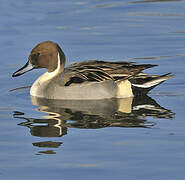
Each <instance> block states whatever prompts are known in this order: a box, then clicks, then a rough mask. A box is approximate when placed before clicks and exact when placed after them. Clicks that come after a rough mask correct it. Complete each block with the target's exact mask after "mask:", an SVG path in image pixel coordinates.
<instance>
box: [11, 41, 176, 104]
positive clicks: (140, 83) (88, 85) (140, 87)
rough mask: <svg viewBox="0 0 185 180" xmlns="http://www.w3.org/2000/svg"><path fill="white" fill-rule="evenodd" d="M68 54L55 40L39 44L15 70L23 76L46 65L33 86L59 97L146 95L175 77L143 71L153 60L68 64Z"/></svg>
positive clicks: (43, 95) (35, 94)
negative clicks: (146, 62) (139, 62)
mask: <svg viewBox="0 0 185 180" xmlns="http://www.w3.org/2000/svg"><path fill="white" fill-rule="evenodd" d="M65 63H66V57H65V54H64V52H63V51H62V49H61V48H60V46H59V45H58V44H57V43H56V42H53V41H44V42H41V43H39V44H38V45H36V46H35V47H34V48H33V49H32V50H31V53H30V55H29V57H28V61H27V63H26V64H25V65H24V66H23V67H22V68H20V69H19V70H17V71H16V72H14V73H13V75H12V77H17V76H20V75H22V74H24V73H26V72H28V71H31V70H33V69H40V68H46V69H47V71H46V72H45V73H44V74H42V75H41V76H40V77H39V78H38V79H36V81H35V82H34V83H33V85H32V86H31V88H30V95H31V96H33V97H37V98H45V99H58V100H62V99H65V100H91V99H93V100H96V99H110V98H128V97H134V96H142V95H146V94H147V93H148V92H149V91H150V90H151V89H153V88H154V87H156V86H157V85H159V84H161V83H162V82H164V81H166V80H167V79H170V78H171V77H173V74H172V73H167V74H163V75H148V74H146V73H144V72H143V71H144V70H145V69H148V68H152V67H155V66H157V65H154V64H137V63H135V62H129V61H116V62H111V61H102V60H86V61H82V62H76V63H72V64H70V65H69V66H68V67H65Z"/></svg>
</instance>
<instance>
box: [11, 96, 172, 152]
mask: <svg viewBox="0 0 185 180" xmlns="http://www.w3.org/2000/svg"><path fill="white" fill-rule="evenodd" d="M31 101H32V104H33V105H36V106H38V110H39V111H40V112H44V113H46V115H45V116H42V118H41V119H34V118H27V117H24V116H23V115H24V113H20V112H14V117H15V118H19V119H24V122H21V123H19V125H22V126H26V127H28V128H30V132H31V134H32V135H33V136H39V137H60V136H63V135H66V134H67V128H90V129H95V128H105V127H151V126H153V125H154V124H155V123H154V122H148V121H147V117H148V116H153V117H156V118H167V119H170V118H173V115H174V113H172V112H171V111H170V110H168V109H165V108H163V107H161V106H160V105H159V104H157V103H156V102H155V101H154V100H153V99H152V98H150V97H148V96H142V97H135V98H125V99H108V100H98V101H97V100H96V101H95V100H91V101H84V100H82V101H77V100H75V101H71V100H67V101H66V100H48V99H40V98H36V97H31ZM25 120H26V122H25ZM56 144H57V145H56ZM60 144H61V142H52V141H44V142H36V143H33V145H34V146H39V147H52V148H53V147H58V146H60ZM45 153H46V152H45Z"/></svg>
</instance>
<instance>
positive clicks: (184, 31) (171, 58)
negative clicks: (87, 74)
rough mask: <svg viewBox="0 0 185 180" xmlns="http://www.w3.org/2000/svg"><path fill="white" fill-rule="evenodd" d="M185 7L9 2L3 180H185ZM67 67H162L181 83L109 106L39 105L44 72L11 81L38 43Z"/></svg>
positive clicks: (5, 5) (158, 2)
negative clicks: (37, 85) (36, 94)
mask: <svg viewBox="0 0 185 180" xmlns="http://www.w3.org/2000/svg"><path fill="white" fill-rule="evenodd" d="M184 9H185V1H183V0H176V1H175V0H165V1H164V0H144V1H139V0H138V1H136V0H126V1H120V0H116V1H113V0H103V1H102V0H91V1H90V0H89V1H76V0H72V1H67V0H66V1H65V0H63V1H59V0H54V1H48V0H47V1H25V0H20V1H13V0H8V1H2V2H1V7H0V10H1V11H0V12H1V16H0V21H1V27H0V34H1V36H0V38H1V41H0V45H1V48H0V53H1V67H0V80H1V88H0V122H1V126H0V132H1V133H0V134H1V135H0V147H1V148H0V161H1V164H0V178H1V179H5V180H12V179H19V180H23V179H28V180H29V179H45V180H47V179H48V180H50V179H51V178H53V179H87V177H88V179H95V178H96V179H113V178H114V179H132V180H134V179H138V178H139V179H151V180H153V179H158V180H160V179H161V180H163V179H169V180H174V179H178V180H181V179H184V177H185V151H184V150H185V120H184V105H185V96H184V86H185V85H184V66H185V61H184V58H185V46H184V44H185V23H184V22H185V12H184ZM44 40H52V41H56V42H57V43H59V44H60V45H61V47H62V49H63V50H64V52H65V54H66V57H67V65H68V64H70V63H72V62H79V61H81V60H85V59H100V60H112V61H116V60H129V61H135V62H138V63H153V64H158V65H159V66H158V67H155V68H152V69H149V70H147V71H146V72H147V73H153V74H163V73H168V72H172V73H174V74H175V75H176V76H175V77H174V78H173V79H170V80H168V81H167V82H165V83H164V84H162V85H160V86H159V87H157V88H155V89H154V90H153V91H151V93H150V94H149V96H146V97H142V98H137V99H136V98H134V99H132V98H131V99H130V98H129V99H125V100H119V101H118V100H107V101H90V102H74V101H67V102H66V101H63V102H61V101H47V100H43V99H34V98H31V97H30V95H29V88H26V89H18V90H16V91H9V90H11V89H14V88H20V87H24V86H30V85H31V84H32V83H33V82H34V80H35V79H36V78H37V77H38V76H39V75H40V74H42V73H43V72H44V70H41V71H34V72H29V73H27V74H25V75H24V76H21V77H20V78H14V79H13V78H12V77H11V75H12V73H13V72H14V71H15V70H17V69H18V68H20V67H21V66H22V65H23V64H25V62H26V61H27V57H28V55H29V52H30V51H31V49H32V48H33V46H35V45H36V44H37V43H39V42H40V41H44Z"/></svg>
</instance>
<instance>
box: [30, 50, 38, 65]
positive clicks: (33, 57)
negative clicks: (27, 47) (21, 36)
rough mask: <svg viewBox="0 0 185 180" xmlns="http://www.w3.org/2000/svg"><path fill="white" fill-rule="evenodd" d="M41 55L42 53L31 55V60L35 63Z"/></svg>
mask: <svg viewBox="0 0 185 180" xmlns="http://www.w3.org/2000/svg"><path fill="white" fill-rule="evenodd" d="M39 56H40V53H35V54H31V55H30V58H29V59H30V61H31V63H32V64H33V65H36V64H37V58H38V57H39Z"/></svg>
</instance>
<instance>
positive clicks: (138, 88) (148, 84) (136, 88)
mask: <svg viewBox="0 0 185 180" xmlns="http://www.w3.org/2000/svg"><path fill="white" fill-rule="evenodd" d="M173 76H174V75H173V74H171V73H167V74H164V75H161V76H146V77H147V78H146V81H145V82H142V84H141V83H137V82H135V83H131V84H132V89H133V93H134V94H135V95H139V94H147V93H148V92H149V91H150V90H151V89H153V88H154V87H156V86H158V85H159V84H161V83H163V82H164V81H166V80H167V79H170V78H172V77H173ZM147 79H150V80H147ZM138 81H139V78H138ZM142 81H143V78H142Z"/></svg>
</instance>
